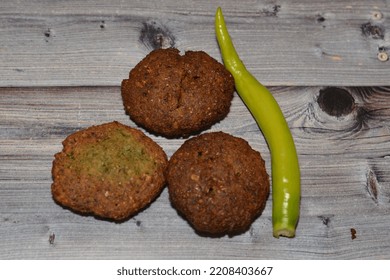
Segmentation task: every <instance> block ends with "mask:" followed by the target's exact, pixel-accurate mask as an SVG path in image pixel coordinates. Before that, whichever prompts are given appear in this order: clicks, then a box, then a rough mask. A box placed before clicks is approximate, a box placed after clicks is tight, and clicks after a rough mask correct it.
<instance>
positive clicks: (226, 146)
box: [167, 132, 270, 236]
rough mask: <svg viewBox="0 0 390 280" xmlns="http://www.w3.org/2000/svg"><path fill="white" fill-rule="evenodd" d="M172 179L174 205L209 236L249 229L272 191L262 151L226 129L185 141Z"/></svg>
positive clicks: (174, 163) (172, 168)
mask: <svg viewBox="0 0 390 280" xmlns="http://www.w3.org/2000/svg"><path fill="white" fill-rule="evenodd" d="M167 180H168V190H169V197H170V200H171V202H172V204H173V206H174V207H175V208H176V209H177V211H178V212H179V213H180V214H181V215H182V216H184V217H185V218H186V219H187V220H188V222H189V223H190V224H191V225H192V226H193V228H194V229H195V230H196V231H197V232H199V233H201V234H206V235H217V236H221V235H225V234H228V235H234V234H239V233H243V232H245V231H246V230H247V229H248V228H249V227H250V225H251V224H252V222H253V221H254V220H255V219H256V218H257V217H258V216H259V215H260V214H261V213H262V211H263V209H264V207H265V204H266V200H267V198H268V195H269V191H270V183H269V176H268V174H267V172H266V169H265V164H264V160H263V159H262V157H261V155H260V153H259V152H257V151H255V150H253V149H252V148H251V147H250V146H249V144H248V142H247V141H245V140H243V139H241V138H238V137H234V136H232V135H229V134H226V133H223V132H211V133H204V134H202V135H200V136H196V137H193V138H191V139H189V140H187V141H185V142H184V144H183V145H182V146H181V147H180V148H179V149H178V150H177V151H176V152H175V153H174V154H173V155H172V157H171V158H170V160H169V164H168V169H167Z"/></svg>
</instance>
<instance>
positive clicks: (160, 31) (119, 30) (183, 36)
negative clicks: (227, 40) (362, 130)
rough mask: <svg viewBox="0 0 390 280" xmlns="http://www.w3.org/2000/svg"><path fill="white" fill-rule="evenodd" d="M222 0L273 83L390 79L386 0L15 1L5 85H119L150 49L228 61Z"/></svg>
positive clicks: (2, 55)
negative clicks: (219, 14)
mask: <svg viewBox="0 0 390 280" xmlns="http://www.w3.org/2000/svg"><path fill="white" fill-rule="evenodd" d="M217 5H221V6H222V8H223V9H224V13H225V15H226V20H227V24H228V27H229V30H230V31H231V35H232V37H233V39H234V41H235V43H236V47H237V50H238V52H239V53H240V55H241V57H242V59H243V61H244V62H245V63H246V64H247V66H248V68H249V69H250V70H251V71H252V72H253V73H254V74H255V76H257V77H258V78H259V79H260V80H261V81H262V82H263V83H264V84H266V85H302V86H308V85H312V86H317V85H344V86H362V85H369V86H379V85H388V84H389V80H390V71H389V69H390V67H389V63H390V62H389V61H384V62H382V61H380V60H378V58H377V56H378V53H379V52H382V53H387V54H389V52H390V36H389V32H388V30H390V23H389V20H388V19H387V15H388V14H390V8H389V7H390V5H389V1H388V0H385V1H383V0H380V1H379V0H375V1H369V2H368V1H363V0H359V1H354V2H353V3H351V1H332V2H324V1H319V0H315V1H311V0H310V1H309V0H300V1H297V0H294V1H287V0H284V1H249V0H248V1H240V2H239V4H238V2H237V1H232V0H229V1H218V2H215V1H206V0H202V1H196V2H193V1H189V0H187V1H181V2H180V5H178V4H177V1H173V0H168V1H159V2H156V3H155V2H154V1H153V2H151V1H126V2H123V1H119V0H115V1H114V0H111V1H104V0H99V1H94V2H93V4H91V2H86V1H80V0H73V1H66V2H65V3H64V2H62V1H49V0H45V1H11V0H4V1H1V3H0V38H1V45H0V76H1V77H2V78H1V80H0V86H75V85H76V86H89V85H90V86H95V85H98V86H118V85H119V84H120V82H121V80H122V79H123V78H124V77H126V76H127V75H128V71H129V70H130V68H132V67H133V66H134V65H135V64H136V63H137V62H138V61H140V60H141V59H142V58H143V57H144V56H145V55H146V54H147V53H148V52H149V51H150V50H151V49H153V48H154V47H157V46H159V45H162V46H163V47H168V46H174V47H177V48H179V49H180V50H182V51H185V50H188V49H195V50H200V49H201V50H205V51H206V52H208V53H209V54H210V55H212V56H213V57H215V58H217V59H219V60H220V53H219V50H218V46H217V43H216V40H215V35H214V26H213V20H214V13H215V9H216V7H217Z"/></svg>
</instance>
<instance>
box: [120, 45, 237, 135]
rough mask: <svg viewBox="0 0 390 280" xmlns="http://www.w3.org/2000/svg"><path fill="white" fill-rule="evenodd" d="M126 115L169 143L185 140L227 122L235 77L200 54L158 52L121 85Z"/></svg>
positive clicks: (139, 64) (147, 57)
mask: <svg viewBox="0 0 390 280" xmlns="http://www.w3.org/2000/svg"><path fill="white" fill-rule="evenodd" d="M121 93H122V99H123V104H124V108H125V111H126V112H127V114H128V115H129V116H130V118H131V119H132V120H133V121H134V122H135V123H137V124H138V125H140V126H142V127H144V128H145V129H147V130H148V131H150V132H152V133H155V134H158V135H162V136H165V137H168V138H180V137H188V136H189V135H192V134H195V133H198V132H200V131H202V130H204V129H207V128H209V127H211V126H212V125H213V124H215V123H217V122H219V121H220V120H222V119H223V118H225V117H226V115H227V114H228V112H229V110H230V105H231V101H232V98H233V93H234V79H233V76H232V75H231V74H230V73H229V72H228V71H227V70H226V69H225V67H224V66H223V65H222V64H221V63H219V62H218V61H217V60H215V59H214V58H212V57H210V56H209V55H208V54H207V53H205V52H203V51H187V52H185V54H184V55H180V53H179V50H177V49H174V48H169V49H157V50H154V51H152V52H151V53H149V54H148V55H147V56H146V57H145V58H144V59H143V60H142V61H140V62H139V63H138V64H137V65H136V66H135V67H134V68H133V69H132V70H131V71H130V74H129V78H128V79H125V80H123V81H122V87H121Z"/></svg>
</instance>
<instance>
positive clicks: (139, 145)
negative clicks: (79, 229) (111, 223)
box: [51, 122, 168, 220]
mask: <svg viewBox="0 0 390 280" xmlns="http://www.w3.org/2000/svg"><path fill="white" fill-rule="evenodd" d="M167 165H168V160H167V156H166V154H165V152H164V151H163V150H162V148H161V147H160V146H159V145H158V144H157V143H155V142H154V141H153V140H152V139H150V138H149V137H147V136H146V135H145V134H144V133H142V132H141V131H140V130H138V129H135V128H130V127H128V126H125V125H123V124H120V123H118V122H111V123H106V124H102V125H97V126H92V127H90V128H87V129H84V130H81V131H78V132H75V133H73V134H71V135H69V136H68V137H67V138H66V139H65V140H64V141H63V150H62V151H61V152H59V153H57V154H56V155H55V159H54V161H53V167H52V175H53V184H52V187H51V190H52V195H53V198H54V200H55V201H57V202H58V203H59V204H61V205H63V206H65V207H67V208H70V209H72V210H74V211H75V212H79V213H84V214H92V215H95V216H99V217H102V218H107V219H112V220H123V219H125V218H128V217H130V216H132V215H134V214H136V213H137V212H138V211H139V210H141V209H142V208H144V207H146V206H147V205H148V204H149V203H151V202H152V200H154V199H155V198H156V197H157V196H158V195H159V193H160V192H161V191H162V189H163V187H164V185H165V175H164V172H165V169H166V167H167Z"/></svg>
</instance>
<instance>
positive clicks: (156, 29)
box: [139, 20, 175, 50]
mask: <svg viewBox="0 0 390 280" xmlns="http://www.w3.org/2000/svg"><path fill="white" fill-rule="evenodd" d="M139 40H140V41H141V42H142V43H143V44H144V45H145V46H146V47H147V48H149V49H152V50H155V49H160V48H171V47H174V46H175V36H173V34H172V32H171V31H170V30H169V28H168V27H166V26H165V25H163V24H161V23H159V22H156V21H154V20H152V21H146V22H144V23H143V28H142V29H141V32H140V37H139Z"/></svg>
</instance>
